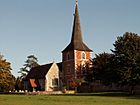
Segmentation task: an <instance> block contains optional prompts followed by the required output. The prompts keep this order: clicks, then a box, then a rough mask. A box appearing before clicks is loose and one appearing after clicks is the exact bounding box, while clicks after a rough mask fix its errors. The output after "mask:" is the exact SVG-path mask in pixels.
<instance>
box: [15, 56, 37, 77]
mask: <svg viewBox="0 0 140 105" xmlns="http://www.w3.org/2000/svg"><path fill="white" fill-rule="evenodd" d="M38 65H39V64H38V59H37V57H35V56H34V55H29V56H27V60H26V61H25V64H24V65H23V67H22V68H20V71H19V72H18V73H21V77H20V78H25V76H26V75H27V74H28V72H29V71H30V69H31V68H33V67H36V66H38Z"/></svg>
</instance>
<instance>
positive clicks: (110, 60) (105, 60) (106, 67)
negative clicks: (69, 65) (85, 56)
mask: <svg viewBox="0 0 140 105" xmlns="http://www.w3.org/2000/svg"><path fill="white" fill-rule="evenodd" d="M92 63H93V76H94V80H101V82H102V83H103V84H105V85H112V83H113V82H116V81H117V79H118V75H117V73H116V71H115V69H114V64H115V63H114V55H113V54H109V53H105V52H104V53H101V54H98V55H97V54H96V55H95V58H94V59H93V60H92Z"/></svg>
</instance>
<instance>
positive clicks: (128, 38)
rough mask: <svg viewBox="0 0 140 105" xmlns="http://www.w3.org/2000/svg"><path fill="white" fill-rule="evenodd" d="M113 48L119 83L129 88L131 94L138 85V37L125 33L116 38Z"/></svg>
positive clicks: (139, 79)
mask: <svg viewBox="0 0 140 105" xmlns="http://www.w3.org/2000/svg"><path fill="white" fill-rule="evenodd" d="M114 47H115V49H114V50H112V52H113V53H114V55H115V61H116V63H117V67H116V68H117V72H118V73H119V75H120V80H119V83H120V84H121V85H129V86H131V91H130V92H131V94H132V93H133V89H134V87H135V86H136V85H137V84H138V83H140V36H138V35H137V34H135V33H129V32H126V33H125V34H124V35H123V36H120V37H118V38H117V40H116V41H115V43H114Z"/></svg>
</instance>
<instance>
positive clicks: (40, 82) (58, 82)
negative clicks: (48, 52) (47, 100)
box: [26, 0, 92, 91]
mask: <svg viewBox="0 0 140 105" xmlns="http://www.w3.org/2000/svg"><path fill="white" fill-rule="evenodd" d="M91 54H92V50H91V49H90V48H88V46H87V45H86V44H85V43H84V41H83V38H82V31H81V24H80V16H79V11H78V1H77V0H76V5H75V13H74V21H73V29H72V36H71V41H70V43H69V44H68V46H67V47H66V48H65V49H64V50H63V51H62V62H60V63H50V64H46V65H40V66H38V67H34V68H32V69H31V70H30V72H29V73H28V75H27V76H26V80H27V81H28V86H26V87H27V88H28V87H30V88H36V89H38V90H40V91H55V90H60V89H62V87H64V86H65V87H66V88H67V89H68V90H70V89H74V88H73V86H72V85H71V84H72V82H73V80H76V79H81V78H83V75H84V70H85V66H86V64H87V63H89V62H90V59H91Z"/></svg>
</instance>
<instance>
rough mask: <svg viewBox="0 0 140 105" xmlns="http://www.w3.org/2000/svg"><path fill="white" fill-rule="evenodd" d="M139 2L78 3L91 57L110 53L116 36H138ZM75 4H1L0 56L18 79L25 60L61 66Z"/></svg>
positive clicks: (62, 0)
mask: <svg viewBox="0 0 140 105" xmlns="http://www.w3.org/2000/svg"><path fill="white" fill-rule="evenodd" d="M139 5H140V0H79V1H78V6H79V14H80V20H81V28H82V35H83V39H84V42H85V43H86V44H87V45H88V47H89V48H90V49H92V50H93V54H92V57H94V55H95V54H99V53H102V52H108V53H111V51H110V49H113V43H114V42H115V41H116V38H117V36H122V35H123V34H124V33H125V32H134V33H137V34H139V35H140V6H139ZM74 10H75V0H0V53H1V54H3V55H4V58H5V59H6V60H7V61H8V62H10V63H11V67H12V73H13V74H14V75H15V76H19V75H20V74H19V73H18V71H19V70H20V68H22V67H23V65H24V64H25V61H26V60H27V56H29V55H35V56H36V57H37V58H38V61H39V62H38V63H39V64H41V65H43V64H47V63H52V62H53V61H55V62H61V61H62V53H61V51H62V50H63V49H64V48H65V47H66V46H67V45H68V44H69V42H70V39H71V35H72V26H73V14H74Z"/></svg>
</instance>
